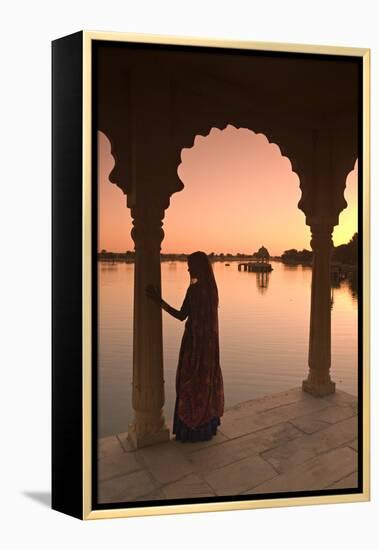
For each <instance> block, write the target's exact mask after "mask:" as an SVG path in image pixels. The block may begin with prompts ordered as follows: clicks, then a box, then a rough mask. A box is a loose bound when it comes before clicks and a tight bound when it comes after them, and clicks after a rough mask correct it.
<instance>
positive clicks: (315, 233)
mask: <svg viewBox="0 0 379 550" xmlns="http://www.w3.org/2000/svg"><path fill="white" fill-rule="evenodd" d="M311 232H312V237H311V247H312V250H313V251H314V252H317V251H319V250H325V249H327V248H332V246H333V239H332V234H333V225H331V224H313V225H312V226H311Z"/></svg>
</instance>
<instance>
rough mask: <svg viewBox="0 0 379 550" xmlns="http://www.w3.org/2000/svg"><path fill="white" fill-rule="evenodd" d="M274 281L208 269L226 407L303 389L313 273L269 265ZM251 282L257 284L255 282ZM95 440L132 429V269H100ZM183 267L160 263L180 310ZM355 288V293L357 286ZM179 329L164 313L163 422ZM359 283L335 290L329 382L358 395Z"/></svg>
mask: <svg viewBox="0 0 379 550" xmlns="http://www.w3.org/2000/svg"><path fill="white" fill-rule="evenodd" d="M273 267H274V270H273V271H272V272H271V273H244V272H241V271H238V262H233V261H231V262H230V266H226V265H225V264H224V262H217V261H215V262H214V263H213V268H214V273H215V277H216V281H217V285H218V289H219V296H220V306H219V325H220V354H221V355H220V357H221V367H222V372H223V377H224V386H225V406H226V407H230V406H233V405H235V404H237V403H240V402H242V401H246V400H249V399H255V398H257V397H260V396H263V395H268V394H271V393H276V392H280V391H284V390H286V389H290V388H293V387H295V386H299V385H301V381H302V380H303V379H304V378H305V376H306V375H307V372H308V365H307V355H308V342H309V318H310V292H311V279H312V269H311V268H310V267H301V266H294V265H290V266H289V265H284V264H282V263H281V262H276V261H275V262H273ZM253 277H254V278H255V280H254V279H253ZM98 281H99V293H98V303H99V323H98V326H99V339H98V341H99V356H98V357H99V371H98V372H99V378H98V381H99V397H98V404H99V407H98V411H99V435H100V436H101V437H102V436H107V435H111V434H115V433H120V432H123V431H125V427H126V426H127V425H128V423H129V422H130V421H131V418H132V415H133V411H132V395H131V393H132V392H131V389H132V384H131V382H132V371H133V286H134V264H133V263H124V262H120V263H116V262H115V263H111V262H101V263H100V262H99V278H98ZM188 283H189V277H188V271H187V263H186V262H185V261H176V262H169V261H167V262H162V294H163V297H164V298H165V299H166V300H167V301H168V302H169V303H170V304H171V305H173V306H174V307H177V308H180V306H181V305H182V301H183V297H184V295H185V292H186V289H187V287H188ZM354 283H355V285H354ZM182 335H183V324H182V323H179V322H178V321H177V320H176V319H174V318H172V317H170V316H169V315H167V314H166V313H163V349H164V374H165V399H166V402H165V407H164V408H165V415H166V418H167V420H168V422H170V420H171V418H172V414H173V409H174V404H175V373H176V367H177V362H178V354H179V349H180V342H181V338H182ZM357 359H358V351H357V298H356V281H351V283H350V281H348V280H345V281H341V283H340V284H339V286H338V287H336V288H333V309H332V371H331V374H332V378H333V379H334V380H335V381H336V382H337V383H338V387H339V389H342V390H344V391H347V392H348V393H353V394H356V392H357Z"/></svg>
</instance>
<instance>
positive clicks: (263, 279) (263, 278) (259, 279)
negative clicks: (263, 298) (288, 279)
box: [255, 272, 270, 294]
mask: <svg viewBox="0 0 379 550" xmlns="http://www.w3.org/2000/svg"><path fill="white" fill-rule="evenodd" d="M255 275H256V283H257V288H258V291H259V293H260V294H265V293H266V292H267V289H268V282H269V280H270V274H269V273H268V272H261V273H259V272H258V273H256V274H255Z"/></svg>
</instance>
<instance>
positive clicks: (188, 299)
mask: <svg viewBox="0 0 379 550" xmlns="http://www.w3.org/2000/svg"><path fill="white" fill-rule="evenodd" d="M165 309H166V311H168V313H170V314H171V315H173V316H174V317H176V318H177V319H180V320H184V319H187V320H186V324H185V330H184V334H183V338H182V343H181V346H180V352H179V362H178V367H177V372H176V402H175V412H174V421H173V433H174V434H175V435H176V439H179V440H181V441H204V440H207V439H211V438H212V436H213V435H215V434H216V432H217V426H219V425H220V418H221V416H222V415H223V413H224V388H223V378H222V373H221V367H220V349H219V334H218V305H217V303H213V301H212V299H211V297H210V294H209V291H208V289H207V288H206V286H205V285H204V286H203V285H202V284H201V282H200V281H198V282H196V283H193V284H190V286H189V287H188V289H187V293H186V296H185V299H184V302H183V305H182V307H181V309H180V311H178V310H176V309H174V308H172V307H171V306H168V307H166V308H165Z"/></svg>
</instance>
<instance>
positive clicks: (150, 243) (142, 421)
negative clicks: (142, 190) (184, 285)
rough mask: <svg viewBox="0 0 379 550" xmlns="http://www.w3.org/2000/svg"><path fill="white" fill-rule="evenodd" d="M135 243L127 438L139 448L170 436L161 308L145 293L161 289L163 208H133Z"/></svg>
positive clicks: (148, 204) (165, 439)
mask: <svg viewBox="0 0 379 550" xmlns="http://www.w3.org/2000/svg"><path fill="white" fill-rule="evenodd" d="M132 216H133V218H134V222H133V225H134V227H133V229H132V237H133V240H134V243H135V264H134V265H135V267H134V269H135V272H134V335H133V337H134V340H133V400H132V402H133V409H134V419H133V422H132V424H130V425H129V429H128V440H129V441H130V442H131V444H132V445H133V447H135V448H139V447H144V446H147V445H152V444H154V443H159V442H161V441H167V440H169V437H170V432H169V429H168V427H167V425H166V422H165V418H164V414H163V405H164V379H163V343H162V311H161V308H160V306H159V305H157V304H156V303H155V302H153V301H152V300H151V299H150V298H148V297H147V296H146V293H145V289H146V286H147V285H149V284H152V285H154V286H155V287H158V288H159V289H160V288H161V266H160V247H161V242H162V240H163V236H164V232H163V229H162V219H163V216H164V209H160V208H159V207H157V206H156V205H153V204H151V202H147V203H146V204H145V205H144V206H143V207H142V208H132Z"/></svg>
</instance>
